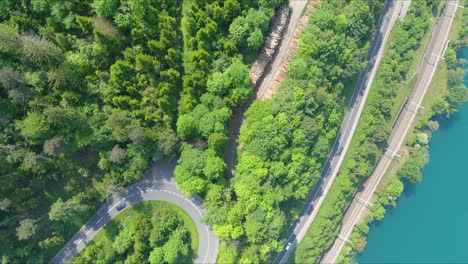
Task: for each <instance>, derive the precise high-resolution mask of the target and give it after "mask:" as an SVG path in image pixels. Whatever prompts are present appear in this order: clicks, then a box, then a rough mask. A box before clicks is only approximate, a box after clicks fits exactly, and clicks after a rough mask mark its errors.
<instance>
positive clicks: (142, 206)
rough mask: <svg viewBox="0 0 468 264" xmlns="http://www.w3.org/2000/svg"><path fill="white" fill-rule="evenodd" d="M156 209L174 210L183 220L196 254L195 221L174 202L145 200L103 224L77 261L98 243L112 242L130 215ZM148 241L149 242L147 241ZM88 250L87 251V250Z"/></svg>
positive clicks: (188, 260) (197, 243) (150, 213)
mask: <svg viewBox="0 0 468 264" xmlns="http://www.w3.org/2000/svg"><path fill="white" fill-rule="evenodd" d="M156 209H169V210H172V211H174V212H175V213H176V214H177V215H178V216H180V218H181V219H182V220H183V222H184V223H183V224H184V226H185V227H186V228H187V229H188V231H189V233H190V239H191V245H190V246H191V249H192V251H193V252H194V253H195V254H196V253H197V252H198V246H199V238H198V231H197V227H196V225H195V223H194V222H193V220H192V218H191V217H190V216H189V215H188V214H187V213H186V212H185V211H184V210H183V209H182V208H180V207H178V206H177V205H175V204H172V203H168V202H163V201H146V202H142V203H139V204H137V205H134V206H132V207H130V208H127V209H126V210H125V211H123V212H122V213H121V214H119V215H118V216H117V217H115V218H114V219H113V220H112V221H110V222H109V223H108V224H106V225H105V226H104V228H103V229H102V230H101V231H100V232H99V233H98V234H97V235H96V236H95V237H94V239H93V240H92V241H91V243H89V244H88V245H87V246H86V248H85V249H84V250H83V251H82V252H81V253H80V254H79V255H78V257H77V259H76V260H77V261H79V260H80V259H79V258H80V257H81V256H83V255H90V253H91V252H92V251H93V250H94V251H95V250H96V247H97V246H99V245H110V244H112V243H113V242H114V240H115V238H116V236H117V235H118V234H119V232H120V228H119V227H120V226H121V224H122V223H123V221H124V219H126V218H128V217H131V216H132V215H135V214H138V213H145V214H147V215H152V214H153V212H154V211H155V210H156ZM148 243H149V242H148ZM88 251H89V252H88ZM183 261H184V263H186V262H193V260H191V259H184V260H183Z"/></svg>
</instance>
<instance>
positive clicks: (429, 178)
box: [356, 48, 468, 263]
mask: <svg viewBox="0 0 468 264" xmlns="http://www.w3.org/2000/svg"><path fill="white" fill-rule="evenodd" d="M459 55H461V57H464V58H466V59H468V48H465V49H464V50H462V52H460V53H459ZM465 66H466V65H465ZM465 69H466V68H465ZM467 83H468V75H466V71H465V85H467ZM422 173H423V175H424V176H423V181H422V182H420V183H417V184H405V191H404V193H403V194H402V196H401V197H400V198H399V200H398V205H397V207H396V208H391V209H388V211H387V213H386V215H385V218H384V220H383V221H382V222H380V223H376V224H373V225H372V226H371V229H370V232H369V234H368V242H367V247H366V249H365V250H364V252H363V253H361V254H359V255H358V256H357V257H356V261H357V262H359V263H429V262H430V263H460V262H463V263H468V103H467V104H464V105H463V106H461V107H460V108H459V112H458V113H457V114H455V115H454V116H453V117H452V118H451V119H450V120H443V121H441V122H440V129H439V131H437V132H435V133H434V134H433V137H432V140H431V144H430V161H429V163H428V164H427V165H426V166H425V167H424V168H423V170H422Z"/></svg>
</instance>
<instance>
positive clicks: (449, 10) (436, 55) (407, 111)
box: [320, 0, 458, 263]
mask: <svg viewBox="0 0 468 264" xmlns="http://www.w3.org/2000/svg"><path fill="white" fill-rule="evenodd" d="M457 5H458V0H449V1H447V2H446V3H445V7H444V10H443V11H442V12H443V13H442V15H441V16H440V17H439V19H438V21H437V24H436V26H435V28H434V31H433V32H432V37H431V41H430V43H429V46H428V48H427V49H426V52H425V54H424V59H423V61H422V63H421V66H420V68H419V74H418V78H417V79H416V83H415V85H414V88H413V91H412V92H411V96H410V97H409V99H408V101H407V103H406V104H405V107H403V109H402V112H401V113H400V115H399V116H398V119H397V120H396V123H395V127H394V129H393V131H392V133H391V135H390V137H389V140H388V141H387V146H388V147H387V149H386V150H385V151H384V153H383V155H382V157H381V158H380V160H379V163H378V164H377V166H376V167H375V170H374V172H373V174H372V175H371V176H370V177H369V178H368V179H367V180H366V181H365V182H364V184H363V185H362V188H359V190H360V191H358V192H357V193H356V194H355V196H354V199H353V200H352V202H351V204H350V206H349V208H348V210H347V211H346V213H345V215H344V218H343V223H342V226H341V229H340V232H339V234H338V236H337V238H336V239H335V241H334V243H333V245H332V246H331V247H330V248H329V249H328V250H327V252H325V254H324V256H323V258H322V259H321V261H320V262H321V263H335V262H336V261H337V259H338V256H339V254H340V252H341V250H342V249H343V247H344V246H345V244H346V243H347V242H348V238H349V236H350V235H351V232H352V230H353V227H354V226H355V225H356V224H357V223H358V222H359V221H360V220H361V218H362V216H363V214H364V212H365V211H366V209H367V206H371V204H370V203H369V201H370V200H371V199H372V196H373V194H374V192H375V190H376V189H377V187H378V185H379V183H380V181H381V179H382V178H383V176H384V174H385V172H386V170H387V168H388V166H389V165H390V163H391V162H392V160H393V159H394V158H395V157H396V156H398V154H397V152H398V151H399V149H400V148H401V146H402V144H403V142H404V141H405V138H406V135H407V133H408V131H409V129H410V127H411V125H412V123H413V121H414V118H415V117H416V114H417V111H418V110H419V105H420V104H421V102H422V100H423V99H424V95H425V94H426V91H427V89H428V87H429V84H430V83H431V80H432V77H433V76H434V73H435V70H436V67H437V64H438V62H439V60H440V58H441V57H442V56H443V54H444V52H445V49H446V44H447V39H448V34H449V32H450V27H451V26H452V22H453V18H454V16H455V13H456V10H457Z"/></svg>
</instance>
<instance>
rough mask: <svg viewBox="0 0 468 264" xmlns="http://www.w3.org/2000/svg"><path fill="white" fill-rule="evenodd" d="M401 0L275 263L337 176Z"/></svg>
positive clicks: (391, 5)
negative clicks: (318, 176) (318, 177)
mask: <svg viewBox="0 0 468 264" xmlns="http://www.w3.org/2000/svg"><path fill="white" fill-rule="evenodd" d="M401 8H402V5H401V1H392V0H389V1H387V3H386V5H385V8H384V10H383V15H382V17H381V20H380V22H379V27H378V28H379V30H378V31H377V32H376V33H375V36H374V41H373V42H372V46H371V48H370V50H369V53H368V55H367V60H368V61H369V63H368V65H367V67H366V68H365V69H364V70H363V71H362V72H361V74H360V75H359V79H358V81H357V84H356V88H355V89H354V93H353V97H352V98H351V101H350V105H349V107H348V111H347V113H346V115H345V118H344V120H343V123H342V125H341V129H340V131H339V132H338V136H337V138H336V140H335V143H334V145H333V147H332V150H331V153H330V155H329V157H328V160H327V161H326V163H325V165H324V167H323V169H322V173H321V176H320V179H319V180H318V182H317V183H316V184H315V186H314V187H313V188H312V191H311V192H310V193H309V196H308V197H307V200H306V202H305V204H304V207H303V209H302V211H301V213H300V214H299V220H296V222H294V224H293V226H292V227H291V228H290V231H289V237H288V239H287V241H286V244H288V243H291V246H290V248H289V250H283V251H281V252H280V253H279V254H278V256H277V257H276V259H275V260H274V261H273V263H285V262H286V260H287V259H288V256H289V255H290V254H291V252H293V251H294V249H295V247H296V246H297V245H298V244H299V242H301V240H302V239H303V238H304V236H305V234H306V232H307V230H308V229H309V226H310V225H311V224H312V222H313V221H314V219H315V217H316V216H317V213H318V211H319V209H320V207H321V205H322V203H323V201H324V200H325V197H326V195H327V194H328V191H329V190H330V188H331V186H332V184H333V181H334V180H335V177H336V176H337V174H338V172H339V169H340V166H341V163H342V162H343V159H344V156H345V154H346V151H347V150H348V147H349V144H350V143H351V139H352V137H353V134H354V131H355V130H356V127H357V124H358V121H359V118H360V116H361V113H362V110H363V108H364V105H365V102H366V99H367V96H368V94H369V90H370V87H371V85H372V81H373V80H374V77H375V74H376V72H377V68H378V65H379V63H380V60H381V58H382V56H383V53H384V50H385V49H384V48H385V46H386V43H387V40H388V36H389V35H390V32H391V30H392V28H393V26H394V24H395V21H396V19H397V17H398V16H399V13H400V11H401Z"/></svg>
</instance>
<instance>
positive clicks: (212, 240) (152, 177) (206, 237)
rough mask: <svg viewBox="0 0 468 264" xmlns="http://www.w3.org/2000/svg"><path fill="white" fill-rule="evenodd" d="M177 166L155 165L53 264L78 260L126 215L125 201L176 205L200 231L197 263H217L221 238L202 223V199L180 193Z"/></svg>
mask: <svg viewBox="0 0 468 264" xmlns="http://www.w3.org/2000/svg"><path fill="white" fill-rule="evenodd" d="M174 166H175V163H162V162H161V163H155V164H153V165H152V167H151V168H150V169H149V170H148V171H147V172H146V173H145V176H144V179H143V180H142V181H140V182H138V183H136V184H133V185H130V186H128V187H127V188H126V190H125V191H124V192H123V193H121V194H120V195H119V197H121V198H120V199H113V200H110V201H108V202H106V203H104V204H103V205H102V206H101V208H100V209H99V210H98V211H97V212H96V213H95V214H94V215H93V216H92V217H91V218H90V219H89V220H88V222H87V223H86V224H85V225H84V226H83V227H81V229H80V230H79V231H78V232H77V233H76V234H75V235H74V236H73V238H72V239H71V240H70V241H68V243H67V244H66V245H65V246H64V247H63V248H62V249H61V250H60V252H59V253H58V254H57V255H56V256H55V257H54V258H53V259H52V260H51V261H50V263H53V264H58V263H66V262H68V261H69V260H71V259H73V258H74V257H75V256H77V255H78V254H79V253H80V252H81V251H82V250H83V249H84V248H85V247H86V245H87V244H88V243H89V242H91V240H92V239H93V238H94V237H95V236H96V235H97V234H98V233H99V231H100V230H101V229H102V228H103V227H104V226H105V225H106V224H107V223H109V222H110V221H111V220H112V219H113V218H114V217H116V216H117V215H119V214H120V213H121V212H122V211H124V210H122V211H117V210H116V209H115V207H116V206H117V204H119V203H120V202H121V201H122V200H125V202H126V203H127V207H130V206H131V205H134V204H137V203H141V202H143V201H152V200H160V201H166V202H170V203H173V204H175V205H177V206H179V207H180V208H182V209H183V210H185V212H187V213H188V214H189V215H190V217H191V218H192V219H193V221H194V223H195V225H196V227H197V231H198V237H199V246H198V256H197V258H196V259H195V263H215V262H216V258H217V255H218V246H219V241H218V237H216V236H215V235H214V233H213V231H212V230H211V228H210V227H209V226H208V225H205V224H203V223H202V222H201V219H202V215H203V212H204V209H203V208H202V200H201V198H199V197H190V198H187V197H185V196H184V195H183V194H182V193H180V192H179V191H178V190H177V189H176V183H175V182H174V180H173V179H174V178H173V175H172V174H173V170H174Z"/></svg>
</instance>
